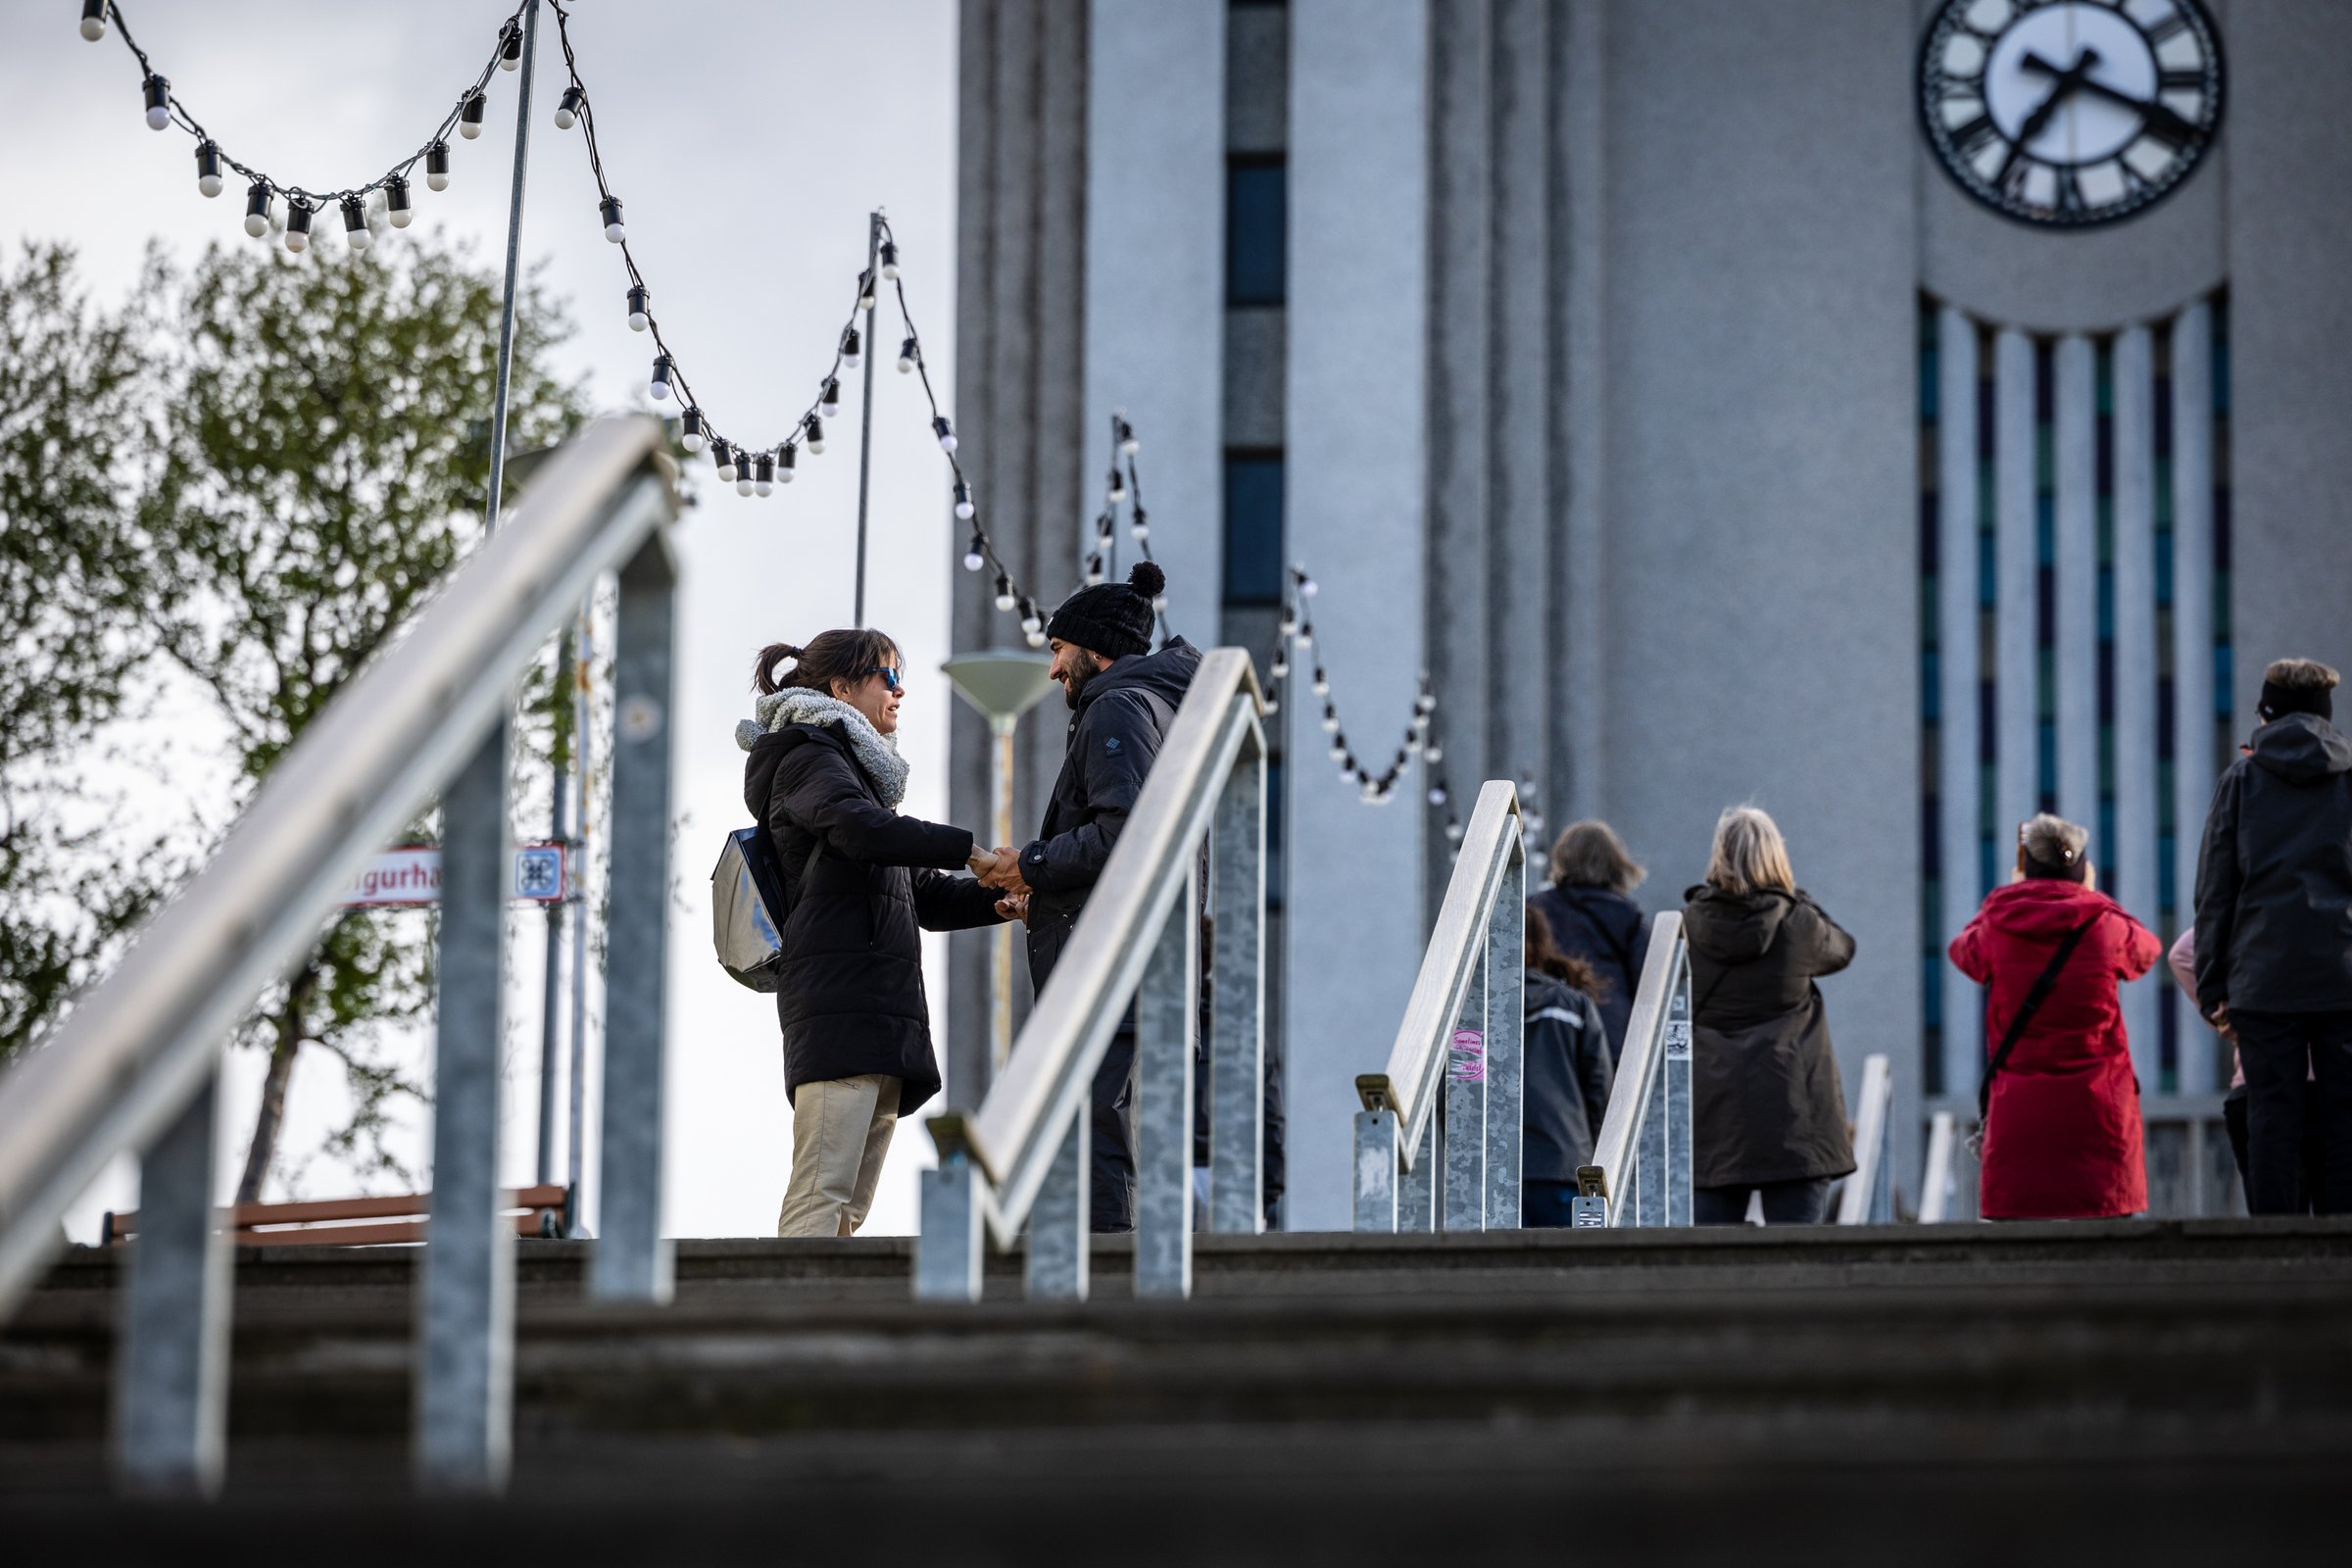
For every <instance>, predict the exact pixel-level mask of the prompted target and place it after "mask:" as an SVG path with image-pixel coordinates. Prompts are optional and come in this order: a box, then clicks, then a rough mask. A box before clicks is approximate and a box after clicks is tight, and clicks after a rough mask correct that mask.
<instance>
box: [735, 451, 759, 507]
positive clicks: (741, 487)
mask: <svg viewBox="0 0 2352 1568" xmlns="http://www.w3.org/2000/svg"><path fill="white" fill-rule="evenodd" d="M759 471H760V460H759V459H758V458H756V457H754V456H752V455H751V454H750V453H748V452H746V453H744V454H743V455H742V456H741V457H739V458H737V459H736V460H735V493H736V494H737V495H739V496H748V495H750V494H751V493H752V491H753V490H754V489H755V488H757V487H758V485H759V483H760V481H759V478H758V474H759Z"/></svg>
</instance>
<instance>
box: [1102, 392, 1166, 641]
mask: <svg viewBox="0 0 2352 1568" xmlns="http://www.w3.org/2000/svg"><path fill="white" fill-rule="evenodd" d="M1143 445H1144V444H1143V442H1142V441H1141V440H1140V439H1138V438H1137V436H1136V433H1135V426H1134V425H1132V424H1130V423H1128V422H1127V417H1126V415H1125V414H1124V413H1114V414H1112V415H1111V417H1110V476H1109V477H1108V478H1107V479H1105V480H1104V481H1103V510H1102V511H1101V512H1100V513H1098V514H1096V515H1095V547H1094V548H1093V549H1092V550H1090V551H1088V552H1087V554H1086V561H1085V563H1084V569H1083V572H1082V575H1083V576H1084V577H1085V579H1086V584H1087V586H1088V587H1090V588H1091V587H1093V586H1094V585H1095V584H1097V583H1100V582H1106V581H1108V580H1109V578H1110V575H1111V573H1113V572H1115V571H1117V570H1118V569H1119V546H1118V527H1119V508H1120V507H1121V506H1122V505H1124V506H1126V507H1127V508H1128V512H1129V516H1128V524H1127V527H1128V532H1129V533H1131V534H1132V535H1133V536H1134V538H1135V542H1136V546H1137V548H1138V549H1140V550H1141V551H1142V552H1143V556H1144V559H1145V560H1146V561H1150V562H1152V564H1154V565H1157V564H1158V562H1157V561H1156V560H1154V558H1153V557H1152V521H1151V516H1150V515H1149V514H1148V513H1146V512H1145V511H1144V480H1143V474H1142V472H1141V471H1140V470H1139V469H1138V467H1137V466H1136V455H1137V454H1138V453H1140V452H1141V451H1142V450H1143ZM1122 459H1123V460H1125V463H1126V468H1125V471H1124V472H1122V471H1121V470H1120V462H1121V460H1122ZM1152 613H1153V614H1154V615H1156V616H1157V617H1158V620H1159V639H1160V641H1161V643H1163V644H1164V643H1166V641H1167V640H1168V639H1169V638H1170V637H1172V636H1174V635H1175V634H1176V633H1175V628H1174V627H1173V626H1171V625H1170V624H1169V623H1168V596H1167V595H1166V594H1164V593H1163V594H1160V595H1158V596H1157V597H1155V598H1154V599H1153V600H1152Z"/></svg>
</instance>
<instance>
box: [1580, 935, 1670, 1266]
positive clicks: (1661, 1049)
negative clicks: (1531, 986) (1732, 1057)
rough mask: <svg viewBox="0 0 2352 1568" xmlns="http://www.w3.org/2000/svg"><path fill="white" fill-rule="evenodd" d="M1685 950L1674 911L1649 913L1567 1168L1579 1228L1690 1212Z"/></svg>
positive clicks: (1665, 1220) (1648, 1221)
mask: <svg viewBox="0 0 2352 1568" xmlns="http://www.w3.org/2000/svg"><path fill="white" fill-rule="evenodd" d="M1691 1025H1692V1019H1691V950H1690V945H1689V943H1687V942H1686V941H1685V940H1684V937H1683V917H1682V915H1681V913H1680V912H1679V911H1674V910H1669V911H1667V912H1665V913H1663V914H1659V915H1657V916H1655V917H1654V918H1652V919H1651V921H1650V925H1649V951H1648V952H1647V953H1646V954H1645V955H1643V956H1642V978H1641V981H1640V983H1639V985H1638V986H1637V987H1636V989H1635V992H1634V1010H1633V1016H1632V1017H1631V1019H1629V1020H1628V1022H1627V1024H1626V1030H1625V1050H1624V1052H1623V1053H1622V1054H1620V1055H1619V1056H1618V1058H1617V1080H1616V1086H1615V1087H1614V1088H1613V1089H1612V1090H1611V1091H1610V1092H1609V1108H1608V1110H1607V1111H1606V1112H1605V1113H1603V1115H1602V1116H1601V1121H1600V1130H1599V1132H1598V1133H1597V1134H1596V1135H1595V1136H1594V1138H1593V1163H1591V1164H1590V1165H1586V1166H1583V1167H1581V1168H1580V1169H1579V1170H1578V1171H1577V1185H1578V1190H1579V1192H1580V1194H1581V1196H1580V1197H1579V1198H1578V1199H1577V1201H1576V1208H1575V1216H1574V1217H1575V1222H1576V1224H1577V1225H1578V1226H1579V1227H1586V1226H1605V1225H1669V1224H1672V1225H1685V1224H1689V1223H1690V1220H1691Z"/></svg>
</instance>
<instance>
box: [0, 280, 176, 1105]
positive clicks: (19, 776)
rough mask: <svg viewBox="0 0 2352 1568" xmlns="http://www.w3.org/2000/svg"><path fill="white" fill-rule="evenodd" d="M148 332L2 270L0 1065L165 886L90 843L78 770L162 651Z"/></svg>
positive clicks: (155, 872) (143, 857)
mask: <svg viewBox="0 0 2352 1568" xmlns="http://www.w3.org/2000/svg"><path fill="white" fill-rule="evenodd" d="M157 266H158V264H156V263H154V262H152V261H151V262H150V266H149V270H148V273H147V281H146V285H145V286H144V287H142V288H141V289H140V290H139V293H138V295H137V296H136V298H137V300H139V301H144V300H145V299H147V298H148V297H150V296H151V295H152V293H153V291H154V287H155V285H156V282H157V280H158V277H159V275H160V274H159V272H158V270H157ZM150 324H151V323H150V322H149V321H148V319H146V316H145V314H144V310H143V307H142V306H141V305H140V304H136V303H134V305H133V306H131V307H129V308H126V309H123V310H121V311H117V312H106V311H101V310H97V309H94V308H92V306H91V305H90V303H89V302H88V300H87V299H86V298H85V296H84V294H83V291H82V289H81V287H80V284H79V283H78V281H77V279H76V277H75V273H74V263H73V252H72V251H71V250H70V249H68V248H67V247H65V246H62V245H45V244H34V245H27V246H25V249H24V251H23V252H22V253H21V255H20V256H18V257H17V258H16V259H15V262H14V265H9V266H0V626H5V627H6V636H7V644H6V653H5V657H0V1060H5V1059H6V1058H7V1057H8V1056H10V1055H12V1054H15V1053H16V1052H17V1051H18V1050H20V1049H21V1048H22V1047H23V1046H24V1045H25V1043H26V1042H27V1041H28V1040H30V1039H31V1038H32V1037H33V1036H34V1035H36V1034H37V1033H39V1032H40V1031H41V1030H42V1029H44V1028H45V1027H46V1026H47V1025H48V1024H50V1023H51V1022H53V1021H54V1020H55V1019H56V1017H57V1016H58V1015H59V1013H60V1012H61V1010H62V1009H63V1007H64V1006H65V1005H66V1003H67V1001H68V999H69V998H70V997H71V996H72V994H73V990H74V988H75V987H77V986H79V985H81V984H82V983H83V982H84V981H86V980H87V979H88V978H89V977H90V976H91V974H92V973H93V972H95V970H97V969H98V968H99V967H101V966H102V965H103V964H104V962H105V961H106V959H107V957H108V956H109V954H110V953H111V952H112V950H113V949H114V947H115V946H116V944H117V942H118V939H119V938H120V936H121V935H122V933H123V931H124V930H125V929H126V928H127V927H128V926H129V925H130V924H131V923H132V922H133V921H134V920H136V919H137V918H138V917H139V916H140V915H141V914H143V913H144V912H145V911H146V909H147V908H148V907H149V906H150V905H151V904H152V903H153V901H154V900H155V898H156V897H157V895H158V893H159V892H160V891H161V889H162V888H164V887H165V886H167V885H169V883H170V881H171V880H172V879H173V866H174V863H175V857H174V856H173V855H172V851H171V848H170V847H168V846H155V845H147V846H130V845H124V844H122V843H119V842H118V843H113V844H106V843H102V842H101V841H102V840H103V839H105V838H106V837H107V835H106V833H105V831H104V828H105V826H106V822H107V817H108V812H107V804H108V802H107V799H106V794H105V791H104V790H103V789H101V788H100V787H99V786H98V783H97V781H96V780H94V779H93V778H91V777H90V776H89V774H88V770H87V765H86V764H87V762H88V760H89V748H90V746H91V745H92V743H93V739H94V737H96V736H97V735H98V733H99V732H100V731H101V730H102V729H103V728H104V727H105V726H106V725H108V724H109V723H111V722H112V721H114V720H115V719H116V718H118V717H119V716H121V715H122V714H123V712H124V711H125V710H126V708H131V709H135V708H136V706H137V702H138V697H139V694H140V681H139V671H140V670H141V667H142V666H143V665H144V664H145V663H146V662H147V660H148V659H149V658H150V657H151V656H152V655H153V653H154V651H155V646H156V627H155V622H154V618H153V615H152V613H151V612H152V609H153V606H154V605H155V604H156V602H157V601H158V599H159V597H160V588H161V584H160V583H159V582H158V581H157V580H156V575H155V572H154V569H153V567H154V561H153V557H152V553H151V552H150V551H149V550H148V549H147V547H146V540H145V538H144V535H143V533H142V531H141V529H140V527H139V522H138V517H137V509H136V506H135V504H134V503H135V500H136V496H137V494H138V489H139V485H140V483H141V481H142V477H143V475H142V471H141V468H142V463H143V462H144V460H145V458H146V457H147V455H149V454H151V453H152V452H153V451H154V448H155V441H156V437H155V432H154V430H153V428H152V420H151V418H150V417H149V414H148V410H149V409H150V408H151V407H152V393H153V385H152V379H151V377H152V374H153V369H154V367H153V363H152V358H151V355H150V351H149V346H148V345H149V336H150V332H149V328H150Z"/></svg>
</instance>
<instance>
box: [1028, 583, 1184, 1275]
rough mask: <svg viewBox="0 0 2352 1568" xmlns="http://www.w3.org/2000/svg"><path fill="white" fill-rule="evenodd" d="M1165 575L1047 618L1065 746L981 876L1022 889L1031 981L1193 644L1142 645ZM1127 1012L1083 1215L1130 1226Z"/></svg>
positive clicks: (1168, 712)
mask: <svg viewBox="0 0 2352 1568" xmlns="http://www.w3.org/2000/svg"><path fill="white" fill-rule="evenodd" d="M1166 586H1167V578H1166V576H1165V574H1164V573H1162V572H1161V571H1160V569H1159V567H1158V566H1156V565H1154V564H1152V563H1151V562H1149V561H1146V562H1142V563H1139V564H1137V565H1136V567H1135V569H1134V570H1133V571H1131V572H1129V573H1128V574H1127V580H1126V581H1125V582H1123V583H1098V584H1096V585H1095V586H1093V587H1091V588H1081V589H1079V590H1078V591H1077V592H1076V593H1074V594H1072V595H1070V597H1069V598H1067V599H1065V600H1063V601H1062V602H1061V608H1060V609H1059V610H1056V611H1055V612H1054V618H1053V619H1052V620H1051V621H1049V622H1048V623H1047V625H1046V636H1047V638H1048V639H1049V640H1050V642H1051V644H1052V646H1053V650H1054V668H1053V675H1054V679H1055V680H1056V681H1058V682H1060V683H1061V690H1062V695H1063V697H1065V698H1066V699H1067V700H1068V702H1069V705H1070V733H1069V743H1068V749H1067V750H1066V751H1065V752H1064V753H1063V755H1062V761H1061V775H1060V777H1058V778H1056V779H1055V780H1054V795H1053V799H1052V800H1051V801H1050V802H1049V803H1048V804H1047V807H1046V820H1045V825H1044V827H1043V828H1042V829H1041V830H1040V831H1039V833H1038V836H1037V837H1036V838H1035V839H1033V840H1031V841H1030V842H1029V843H1028V844H1027V845H1025V846H1023V847H1022V848H1021V849H1020V850H1019V851H1017V852H1016V851H1014V850H1011V849H1009V848H1007V849H1003V850H1000V851H998V852H997V864H996V868H995V869H994V870H993V871H991V872H989V873H987V874H986V875H985V876H984V877H983V880H984V881H987V882H989V883H990V884H991V885H993V886H996V887H1001V888H1004V889H1005V890H1007V891H1009V892H1013V893H1020V892H1023V891H1026V892H1027V893H1028V895H1029V914H1028V922H1029V979H1030V982H1031V983H1032V984H1033V985H1034V986H1035V987H1036V988H1037V989H1038V990H1039V991H1041V992H1042V991H1044V990H1045V988H1046V977H1047V976H1048V975H1050V974H1052V973H1053V972H1054V963H1055V962H1056V961H1058V960H1059V958H1060V957H1061V952H1062V949H1063V948H1064V947H1066V946H1067V945H1068V943H1069V940H1070V933H1071V932H1072V931H1073V930H1074V929H1075V928H1076V926H1077V923H1078V911H1079V910H1080V909H1083V908H1084V907H1086V896H1087V894H1088V893H1090V892H1091V891H1093V889H1094V885H1095V880H1096V879H1097V878H1098V877H1100V876H1101V875H1102V874H1103V863H1104V862H1105V861H1107V860H1108V859H1109V858H1110V847H1111V846H1112V845H1113V844H1115V843H1117V842H1118V838H1119V831H1120V829H1122V828H1124V827H1125V826H1126V825H1127V815H1128V813H1129V812H1130V811H1132V810H1134V809H1135V802H1136V797H1137V796H1139V795H1141V794H1142V793H1143V790H1144V780H1145V778H1146V777H1147V776H1148V775H1149V774H1150V773H1151V771H1152V760H1153V759H1155V758H1156V757H1158V756H1159V748H1160V744H1161V742H1163V741H1164V740H1165V739H1166V738H1167V733H1168V725H1169V724H1171V723H1172V722H1174V721H1175V717H1176V709H1177V707H1178V705H1180V704H1181V703H1182V702H1183V701H1184V693H1185V689H1186V688H1187V687H1189V686H1190V685H1191V684H1192V682H1193V674H1194V672H1195V671H1197V670H1198V669H1199V668H1200V667H1201V651H1200V650H1199V649H1197V648H1195V647H1193V646H1192V644H1190V643H1188V642H1186V641H1185V640H1184V639H1183V638H1181V637H1170V638H1169V639H1168V640H1167V643H1166V644H1165V646H1163V647H1162V648H1161V649H1160V650H1159V652H1157V653H1152V652H1151V648H1152V625H1153V623H1154V622H1155V620H1156V619H1157V610H1156V607H1155V603H1154V602H1155V601H1156V600H1157V599H1158V597H1159V595H1160V594H1161V593H1162V592H1163V591H1164V590H1165V588H1166ZM1134 1078H1135V1012H1134V1009H1133V1008H1132V1007H1130V1008H1129V1009H1128V1013H1127V1018H1126V1020H1125V1022H1123V1023H1122V1024H1121V1025H1120V1026H1119V1032H1118V1033H1117V1034H1116V1035H1114V1036H1112V1038H1111V1042H1110V1049H1109V1051H1108V1052H1107V1053H1105V1054H1104V1055H1103V1066H1102V1068H1101V1070H1100V1071H1098V1072H1097V1073H1096V1074H1095V1087H1094V1112H1093V1133H1094V1137H1093V1142H1094V1158H1093V1159H1092V1161H1091V1162H1090V1164H1089V1169H1088V1173H1087V1179H1088V1182H1089V1185H1090V1187H1091V1189H1092V1191H1091V1194H1090V1198H1089V1201H1090V1205H1091V1215H1090V1224H1091V1225H1092V1228H1093V1229H1095V1230H1098V1231H1131V1230H1133V1229H1135V1126H1134V1116H1135V1110H1134V1105H1135V1094H1134Z"/></svg>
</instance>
